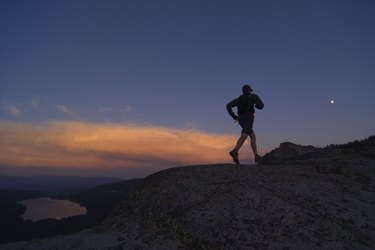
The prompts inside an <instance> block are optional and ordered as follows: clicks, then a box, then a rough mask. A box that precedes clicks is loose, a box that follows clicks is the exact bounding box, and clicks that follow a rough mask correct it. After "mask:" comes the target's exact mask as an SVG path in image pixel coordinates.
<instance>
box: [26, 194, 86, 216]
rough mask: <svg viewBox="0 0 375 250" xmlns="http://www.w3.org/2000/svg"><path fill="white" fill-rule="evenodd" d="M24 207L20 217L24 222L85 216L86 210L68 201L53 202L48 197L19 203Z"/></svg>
mask: <svg viewBox="0 0 375 250" xmlns="http://www.w3.org/2000/svg"><path fill="white" fill-rule="evenodd" d="M19 203H21V204H22V205H24V206H26V212H25V213H24V214H23V215H22V218H23V219H24V220H32V221H38V220H43V219H57V220H59V219H62V218H67V217H70V216H75V215H83V214H86V212H87V209H86V208H85V207H82V206H81V205H79V204H78V203H75V202H72V201H69V200H54V199H51V198H50V197H43V198H37V199H30V200H24V201H20V202H19Z"/></svg>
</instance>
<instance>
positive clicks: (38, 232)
mask: <svg viewBox="0 0 375 250" xmlns="http://www.w3.org/2000/svg"><path fill="white" fill-rule="evenodd" d="M139 182H140V180H128V181H122V182H119V183H113V184H106V185H102V186H98V187H95V188H93V189H89V190H81V191H80V192H74V193H72V194H61V193H60V194H59V193H55V194H54V195H50V194H47V193H43V192H27V191H12V190H0V200H1V202H0V213H1V216H0V244H1V243H6V242H12V241H20V240H31V239H34V238H42V237H48V236H53V235H61V234H72V233H76V232H79V231H81V230H83V229H86V228H90V227H93V226H95V225H98V224H99V223H100V222H102V221H103V220H104V219H105V218H106V217H107V216H108V214H109V213H110V212H111V211H112V210H113V209H114V207H115V206H116V205H117V204H118V203H119V202H120V201H121V200H122V199H123V198H124V196H125V195H126V193H128V192H129V191H130V190H131V189H132V188H133V187H134V186H135V185H136V184H137V183H139ZM62 193H66V192H62ZM41 196H49V197H51V198H53V199H68V200H71V201H74V202H77V203H79V204H80V205H81V206H84V207H86V209H87V213H86V215H78V216H72V217H68V218H64V219H61V220H56V219H45V220H41V221H36V222H33V221H31V220H27V221H24V220H23V219H22V218H21V215H22V214H23V213H24V212H25V210H26V207H25V206H23V205H21V204H19V203H18V202H19V201H21V200H24V199H32V198H38V197H41Z"/></svg>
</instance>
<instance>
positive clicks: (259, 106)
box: [253, 94, 264, 109]
mask: <svg viewBox="0 0 375 250" xmlns="http://www.w3.org/2000/svg"><path fill="white" fill-rule="evenodd" d="M253 101H254V104H255V107H256V108H257V109H263V108H264V103H263V102H262V100H261V99H260V98H259V96H257V95H256V94H253Z"/></svg>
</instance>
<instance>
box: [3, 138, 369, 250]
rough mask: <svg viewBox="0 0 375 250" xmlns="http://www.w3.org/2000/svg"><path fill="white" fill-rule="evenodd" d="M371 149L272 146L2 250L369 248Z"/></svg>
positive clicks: (175, 177) (171, 176) (170, 178)
mask: <svg viewBox="0 0 375 250" xmlns="http://www.w3.org/2000/svg"><path fill="white" fill-rule="evenodd" d="M373 153H374V147H373V146H371V145H370V146H366V147H363V148H362V149H361V150H354V149H348V148H346V149H340V148H335V147H329V148H325V149H317V148H314V147H311V146H301V145H296V144H293V143H282V144H281V145H280V147H279V148H277V149H275V150H274V151H272V152H270V153H269V154H267V155H266V156H265V157H264V159H263V161H262V163H263V164H260V165H239V166H236V165H231V164H219V165H204V166H187V167H178V168H172V169H168V170H164V171H160V172H158V173H156V174H153V175H151V176H149V177H147V178H145V179H144V180H143V181H142V182H141V183H140V184H139V185H137V187H136V188H134V189H133V190H132V191H131V192H129V193H128V194H127V196H126V198H124V199H123V201H122V202H121V204H119V206H117V208H116V209H115V210H114V211H112V213H111V214H110V215H109V216H108V217H107V218H106V219H105V220H104V222H103V223H101V224H100V225H99V226H97V227H95V228H93V229H89V230H86V231H82V232H80V233H78V234H74V235H70V236H64V237H63V236H60V237H52V238H46V239H37V240H33V241H29V242H17V243H12V244H9V245H3V246H0V248H3V249H7V248H8V249H9V248H12V249H22V248H27V249H50V248H56V249H72V248H84V249H86V248H93V249H113V248H116V249H192V248H193V249H345V248H347V249H373V248H374V247H375V240H374V239H375V195H374V193H375V186H374V178H375V157H374V154H373Z"/></svg>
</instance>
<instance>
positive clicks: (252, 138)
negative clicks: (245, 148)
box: [250, 131, 256, 140]
mask: <svg viewBox="0 0 375 250" xmlns="http://www.w3.org/2000/svg"><path fill="white" fill-rule="evenodd" d="M250 139H251V140H256V135H255V133H254V131H253V132H251V134H250Z"/></svg>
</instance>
